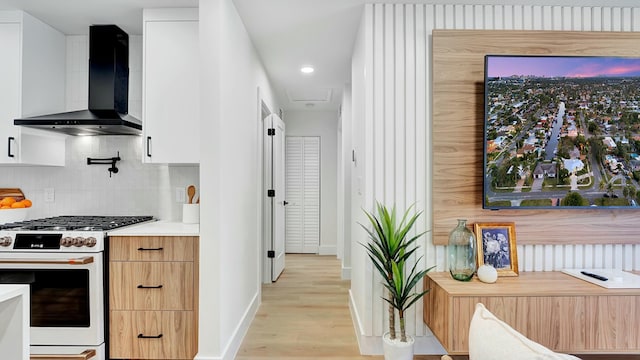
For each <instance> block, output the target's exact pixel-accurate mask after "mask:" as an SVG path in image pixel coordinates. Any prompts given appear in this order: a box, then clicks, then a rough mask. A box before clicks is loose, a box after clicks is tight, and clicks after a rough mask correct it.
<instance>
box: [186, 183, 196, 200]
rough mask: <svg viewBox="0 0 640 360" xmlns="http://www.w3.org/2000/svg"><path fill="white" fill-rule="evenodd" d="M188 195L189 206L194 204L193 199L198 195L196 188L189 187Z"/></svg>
mask: <svg viewBox="0 0 640 360" xmlns="http://www.w3.org/2000/svg"><path fill="white" fill-rule="evenodd" d="M187 195H188V196H189V204H193V197H194V196H195V195H196V187H195V186H193V185H189V186H188V187H187Z"/></svg>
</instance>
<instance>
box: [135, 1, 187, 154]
mask: <svg viewBox="0 0 640 360" xmlns="http://www.w3.org/2000/svg"><path fill="white" fill-rule="evenodd" d="M197 16H198V13H197V9H175V10H174V9H171V10H167V9H151V10H145V12H144V29H143V49H144V50H143V70H142V71H143V90H142V91H143V104H142V108H143V110H142V118H143V126H142V128H143V132H144V149H145V151H144V152H143V162H146V163H198V162H199V161H200V133H199V127H200V126H199V122H200V119H199V117H200V116H199V114H200V111H199V96H200V95H199V94H200V89H199V80H198V77H199V70H198V69H199V56H198V53H199V45H198V17H197Z"/></svg>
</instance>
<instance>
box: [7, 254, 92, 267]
mask: <svg viewBox="0 0 640 360" xmlns="http://www.w3.org/2000/svg"><path fill="white" fill-rule="evenodd" d="M92 262H93V256H85V257H81V258H75V259H0V264H51V265H86V264H91V263H92Z"/></svg>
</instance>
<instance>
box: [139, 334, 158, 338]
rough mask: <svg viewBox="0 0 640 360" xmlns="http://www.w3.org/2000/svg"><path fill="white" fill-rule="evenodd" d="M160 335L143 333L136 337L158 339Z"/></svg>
mask: <svg viewBox="0 0 640 360" xmlns="http://www.w3.org/2000/svg"><path fill="white" fill-rule="evenodd" d="M161 337H162V334H160V335H155V336H154V335H144V334H138V339H160V338H161Z"/></svg>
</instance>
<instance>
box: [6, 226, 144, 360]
mask: <svg viewBox="0 0 640 360" xmlns="http://www.w3.org/2000/svg"><path fill="white" fill-rule="evenodd" d="M151 220H153V217H151V216H57V217H52V218H45V219H37V220H30V221H23V222H18V223H12V224H3V225H0V284H29V285H30V305H31V324H30V325H31V326H30V329H31V331H30V335H31V353H32V354H52V355H53V354H56V355H60V354H64V355H79V354H89V355H90V357H87V356H85V357H83V358H86V359H92V360H105V359H107V356H108V354H106V347H107V346H106V345H105V338H106V336H105V334H106V326H107V321H108V317H107V315H106V313H107V306H106V303H107V296H108V295H107V293H106V292H105V289H106V288H107V287H108V286H106V285H107V284H106V283H105V281H106V280H105V279H106V275H107V274H108V272H107V267H106V266H107V259H106V257H105V255H104V254H105V252H104V250H105V247H106V242H107V235H108V231H109V230H112V229H117V228H121V227H124V226H129V225H133V224H138V223H141V222H147V221H151Z"/></svg>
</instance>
